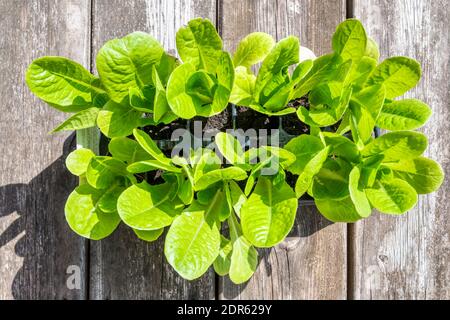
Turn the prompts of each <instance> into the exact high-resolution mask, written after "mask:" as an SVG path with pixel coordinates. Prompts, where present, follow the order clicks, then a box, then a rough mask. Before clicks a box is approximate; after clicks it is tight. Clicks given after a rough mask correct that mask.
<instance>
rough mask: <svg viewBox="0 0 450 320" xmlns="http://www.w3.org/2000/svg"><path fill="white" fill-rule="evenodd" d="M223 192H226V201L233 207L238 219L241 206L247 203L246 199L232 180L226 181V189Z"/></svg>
mask: <svg viewBox="0 0 450 320" xmlns="http://www.w3.org/2000/svg"><path fill="white" fill-rule="evenodd" d="M225 191H226V192H227V199H228V201H229V203H230V205H231V206H232V207H233V209H234V212H235V213H236V215H237V216H238V217H240V215H241V208H242V205H243V204H244V203H245V201H247V197H246V196H245V194H244V192H242V189H241V187H239V185H238V184H237V183H236V182H235V181H233V180H230V181H228V188H226V189H225Z"/></svg>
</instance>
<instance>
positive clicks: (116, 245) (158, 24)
mask: <svg viewBox="0 0 450 320" xmlns="http://www.w3.org/2000/svg"><path fill="white" fill-rule="evenodd" d="M93 9H94V10H93V13H94V23H93V48H94V50H93V54H94V56H93V58H94V57H95V54H96V52H98V50H99V49H100V47H101V45H103V44H104V42H106V41H107V40H109V39H111V38H115V37H122V36H124V35H126V34H128V33H130V32H133V31H139V30H140V31H146V32H149V33H150V34H151V35H153V36H154V37H155V38H156V39H158V40H159V41H160V42H161V43H162V44H163V46H164V47H165V48H166V50H169V52H171V53H175V32H176V30H178V29H179V28H180V27H181V26H182V25H184V24H186V23H187V22H188V21H189V20H190V19H192V18H195V17H204V18H209V19H210V20H211V21H213V22H214V21H215V20H216V1H215V0H202V1H195V0H192V1H164V0H147V1H134V0H128V1H123V0H120V1H119V0H114V1H111V0H96V1H94V8H93ZM90 251H91V263H90V265H91V278H90V298H92V299H213V298H214V297H215V276H214V272H213V271H212V270H210V271H209V272H208V273H206V274H205V275H204V276H203V277H202V278H201V279H199V280H196V281H192V282H189V281H186V280H183V279H182V278H181V277H180V276H178V275H177V273H176V272H175V271H174V270H173V269H172V267H171V266H170V265H168V263H167V262H166V258H165V257H164V253H163V237H162V238H161V239H159V240H158V241H157V242H155V243H150V244H148V243H145V242H144V241H141V240H138V239H137V238H136V236H135V235H134V233H133V232H132V231H131V229H130V228H126V227H125V226H124V225H122V226H120V228H119V229H118V230H117V231H116V232H115V233H114V234H113V235H112V236H111V237H109V238H107V239H105V240H103V241H100V242H91V250H90Z"/></svg>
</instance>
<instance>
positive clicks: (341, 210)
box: [314, 197, 362, 222]
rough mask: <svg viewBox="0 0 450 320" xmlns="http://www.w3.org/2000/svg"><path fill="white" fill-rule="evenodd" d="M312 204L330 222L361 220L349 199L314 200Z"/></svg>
mask: <svg viewBox="0 0 450 320" xmlns="http://www.w3.org/2000/svg"><path fill="white" fill-rule="evenodd" d="M314 202H315V204H316V206H317V209H318V210H319V212H320V213H321V214H322V215H323V216H324V217H325V218H327V219H328V220H330V221H332V222H356V221H358V220H360V219H361V218H362V217H361V216H360V215H359V214H358V212H357V211H356V208H355V206H354V204H353V202H352V200H351V199H350V197H347V198H345V199H342V200H318V199H314Z"/></svg>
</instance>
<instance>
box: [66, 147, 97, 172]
mask: <svg viewBox="0 0 450 320" xmlns="http://www.w3.org/2000/svg"><path fill="white" fill-rule="evenodd" d="M93 157H95V154H94V152H92V151H91V150H90V149H85V148H82V149H77V150H74V151H72V152H71V153H70V154H69V155H68V156H67V159H66V167H67V169H68V170H69V171H70V172H71V173H72V174H73V175H76V176H81V175H83V174H85V173H86V171H87V168H88V166H89V162H91V159H92V158H93Z"/></svg>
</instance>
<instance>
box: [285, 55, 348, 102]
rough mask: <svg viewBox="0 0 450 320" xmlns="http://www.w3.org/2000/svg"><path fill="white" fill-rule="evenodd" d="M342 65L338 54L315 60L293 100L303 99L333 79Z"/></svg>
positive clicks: (297, 88)
mask: <svg viewBox="0 0 450 320" xmlns="http://www.w3.org/2000/svg"><path fill="white" fill-rule="evenodd" d="M341 65H342V58H341V57H340V56H339V55H336V54H327V55H324V56H321V57H319V58H317V59H315V60H314V62H313V67H312V69H311V70H310V71H309V72H308V74H307V75H306V76H305V77H304V78H303V79H302V80H301V81H300V83H299V84H298V85H297V86H296V88H295V91H294V92H293V94H292V98H293V99H295V98H300V97H303V96H304V95H305V94H307V93H308V92H310V91H311V90H312V89H313V88H314V87H316V86H317V85H318V84H320V83H325V82H328V81H330V80H331V79H333V78H334V77H335V75H336V72H337V71H338V70H339V67H340V66H341Z"/></svg>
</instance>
